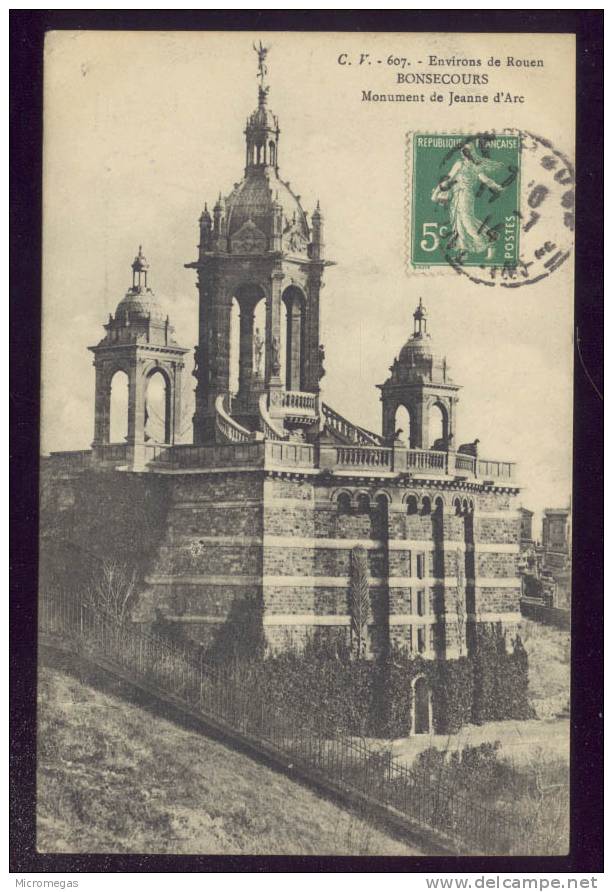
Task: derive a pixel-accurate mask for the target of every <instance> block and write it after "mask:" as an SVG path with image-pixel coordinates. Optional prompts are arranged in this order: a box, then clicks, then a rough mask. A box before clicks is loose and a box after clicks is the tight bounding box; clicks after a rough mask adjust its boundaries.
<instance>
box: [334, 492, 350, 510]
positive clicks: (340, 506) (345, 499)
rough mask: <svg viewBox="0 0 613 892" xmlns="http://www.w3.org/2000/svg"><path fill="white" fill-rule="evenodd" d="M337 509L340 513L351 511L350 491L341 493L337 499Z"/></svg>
mask: <svg viewBox="0 0 613 892" xmlns="http://www.w3.org/2000/svg"><path fill="white" fill-rule="evenodd" d="M336 510H337V511H338V513H339V514H350V513H351V496H350V495H349V493H348V492H342V493H340V494H339V496H338V498H337V500H336Z"/></svg>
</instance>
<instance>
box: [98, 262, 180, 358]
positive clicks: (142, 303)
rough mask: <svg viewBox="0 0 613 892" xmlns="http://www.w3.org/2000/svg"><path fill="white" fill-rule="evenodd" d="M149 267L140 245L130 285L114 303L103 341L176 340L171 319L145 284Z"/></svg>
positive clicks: (160, 341)
mask: <svg viewBox="0 0 613 892" xmlns="http://www.w3.org/2000/svg"><path fill="white" fill-rule="evenodd" d="M148 271H149V263H148V261H147V258H146V257H145V255H144V254H143V248H142V245H139V248H138V254H137V255H136V257H135V258H134V260H133V262H132V286H131V287H130V288H128V290H127V292H126V294H125V295H124V297H122V299H121V300H120V301H119V303H118V304H117V309H116V310H115V315H114V316H110V317H109V321H108V323H107V324H106V326H105V328H106V330H107V335H106V338H105V339H104V340H105V341H106V342H108V343H118V342H120V343H129V342H136V341H139V342H146V343H156V344H164V345H165V344H174V343H175V341H174V339H173V333H174V329H173V328H172V326H171V324H170V320H169V318H168V316H167V314H166V313H165V312H164V310H163V309H162V307H161V306H160V304H159V302H158V300H157V298H156V296H155V294H154V293H153V290H152V289H151V288H150V287H149V285H148V284H147V276H148Z"/></svg>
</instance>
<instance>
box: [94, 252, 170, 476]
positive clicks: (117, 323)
mask: <svg viewBox="0 0 613 892" xmlns="http://www.w3.org/2000/svg"><path fill="white" fill-rule="evenodd" d="M104 328H105V331H106V334H105V336H104V337H103V338H102V340H101V341H99V342H98V343H97V344H96V345H95V346H94V347H89V350H91V352H92V353H93V354H94V368H95V369H96V403H95V407H96V408H95V423H94V440H93V443H92V449H93V457H94V461H96V462H100V463H102V464H104V463H105V462H106V461H107V460H108V459H109V458H110V457H112V456H113V455H114V454H115V453H114V452H113V450H112V449H111V450H110V451H109V447H110V446H112V444H111V420H110V419H111V390H112V386H113V379H114V378H115V376H116V375H117V374H118V373H121V374H122V375H125V376H127V379H128V407H127V436H126V437H125V438H124V440H123V441H122V442H121V443H120V444H119V446H120V447H121V448H120V449H119V455H120V456H121V459H122V460H125V461H126V463H127V466H129V467H132V468H134V469H142V467H144V465H145V462H146V460H147V457H148V455H149V453H148V451H147V450H148V445H147V444H148V442H149V441H151V440H152V437H151V434H150V433H149V430H148V428H147V422H148V418H149V409H148V406H149V402H148V400H149V384H150V381H151V379H152V378H153V377H154V376H160V377H161V379H162V381H163V386H164V412H163V419H162V420H161V429H160V430H159V431H158V432H157V435H158V436H159V435H161V442H163V443H165V444H172V443H174V442H175V440H176V437H177V434H178V432H179V431H180V430H181V374H182V370H183V357H184V355H185V354H186V353H187V349H186V348H185V347H180V346H179V345H178V344H177V342H176V341H175V339H174V329H173V328H172V326H171V324H170V319H169V318H168V316H167V315H165V314H164V312H163V311H162V308H161V307H160V305H159V303H158V302H157V300H156V298H155V295H154V293H153V290H152V289H151V287H150V285H149V263H148V261H147V258H146V257H145V255H144V254H143V248H142V245H139V248H138V254H137V255H136V257H135V258H134V261H133V262H132V285H131V287H130V288H128V290H127V292H126V294H125V296H124V297H123V298H122V299H121V300H120V301H119V303H118V305H117V309H116V310H115V315H114V316H112V315H110V316H109V321H108V322H107V323H106V325H105V326H104ZM157 442H160V440H158V441H157ZM116 445H117V444H116Z"/></svg>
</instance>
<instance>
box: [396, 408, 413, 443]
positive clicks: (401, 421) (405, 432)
mask: <svg viewBox="0 0 613 892" xmlns="http://www.w3.org/2000/svg"><path fill="white" fill-rule="evenodd" d="M394 434H395V436H394V439H395V440H396V441H397V442H399V443H400V444H401V445H402V446H404V448H405V449H411V443H412V439H411V438H412V432H411V415H410V414H409V410H408V409H407V408H406V406H398V408H397V409H396V414H395V415H394Z"/></svg>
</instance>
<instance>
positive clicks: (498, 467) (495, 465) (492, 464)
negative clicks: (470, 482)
mask: <svg viewBox="0 0 613 892" xmlns="http://www.w3.org/2000/svg"><path fill="white" fill-rule="evenodd" d="M476 476H477V477H478V478H479V479H481V480H497V481H501V480H506V481H508V482H511V481H513V480H514V479H515V462H510V461H493V460H491V459H487V458H478V459H477V467H476Z"/></svg>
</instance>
